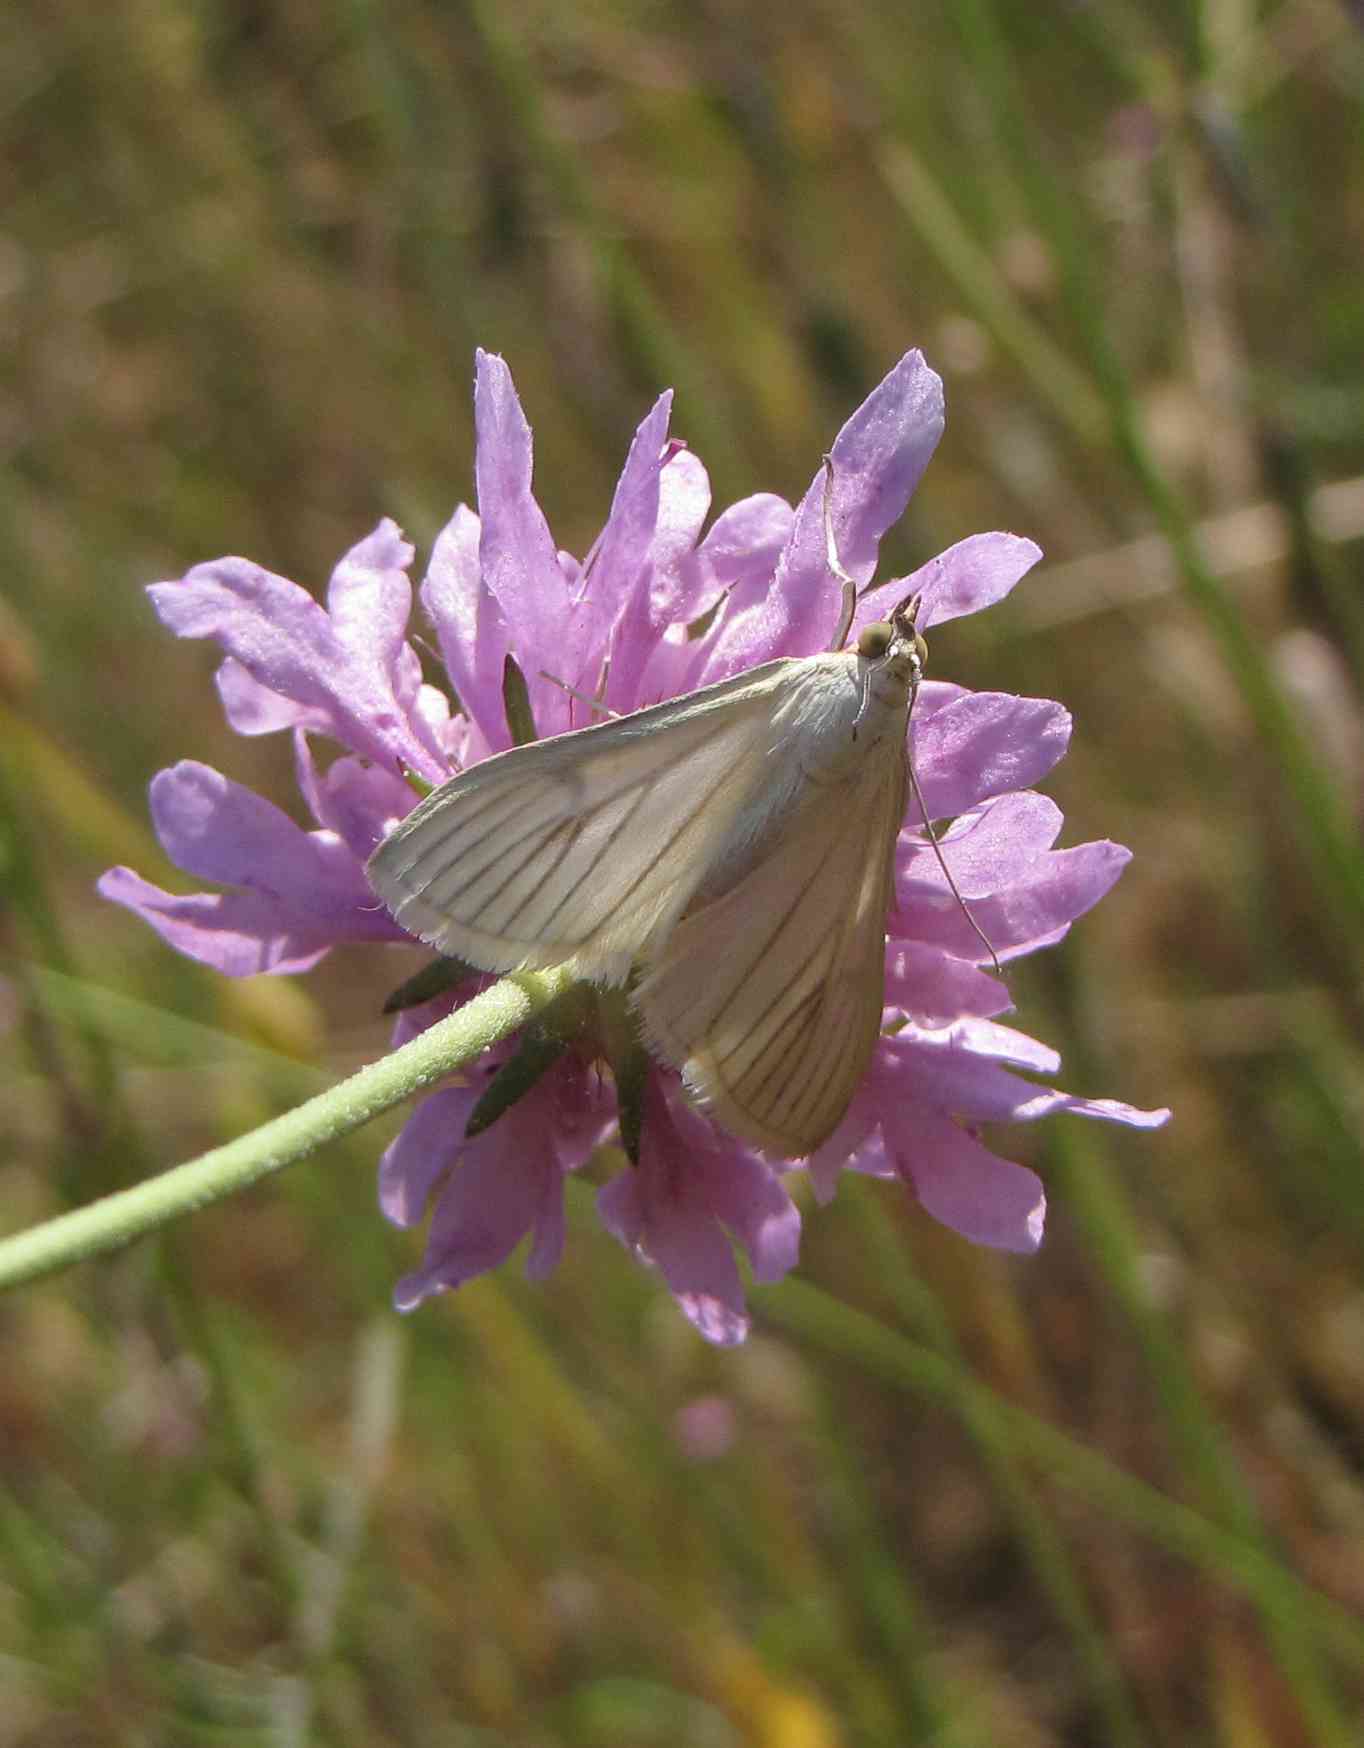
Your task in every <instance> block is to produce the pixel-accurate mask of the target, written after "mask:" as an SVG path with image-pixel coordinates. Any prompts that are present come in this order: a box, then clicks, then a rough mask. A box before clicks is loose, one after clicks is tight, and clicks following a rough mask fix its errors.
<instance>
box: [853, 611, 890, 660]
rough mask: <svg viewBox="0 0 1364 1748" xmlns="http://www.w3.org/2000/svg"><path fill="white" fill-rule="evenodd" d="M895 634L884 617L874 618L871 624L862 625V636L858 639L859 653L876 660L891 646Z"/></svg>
mask: <svg viewBox="0 0 1364 1748" xmlns="http://www.w3.org/2000/svg"><path fill="white" fill-rule="evenodd" d="M894 635H895V633H894V632H893V631H892V630H891V628H890V627H889V625H887V624H886V622H885V620H884V619H876V620H873V621H872V623H871V624H870V625H864V626H863V627H862V633H861V636H860V637H859V638H858V640H857V653H858V655H860V656H866V657H867V658H868V659H869V660H871V661H875V660H876V659H877V657H878V656H883V655H884V654H885V653H886V651H887V650H888V649H889V648H890V640H891V638H892V637H893V636H894Z"/></svg>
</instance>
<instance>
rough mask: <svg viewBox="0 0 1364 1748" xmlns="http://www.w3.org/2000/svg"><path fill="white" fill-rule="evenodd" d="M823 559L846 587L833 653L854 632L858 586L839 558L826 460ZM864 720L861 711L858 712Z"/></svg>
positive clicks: (830, 465)
mask: <svg viewBox="0 0 1364 1748" xmlns="http://www.w3.org/2000/svg"><path fill="white" fill-rule="evenodd" d="M824 556H825V562H826V563H827V564H828V566H829V572H830V575H831V576H834V577H836V578H837V579H838V581H839V582H840V583H842V585H843V607H842V611H841V612H840V613H839V615H838V629H837V630H836V631H835V632H834V639H833V642H832V643H831V644H830V645H829V648H830V649H831V650H840V649H842V648H843V645H844V644H845V643H846V642H847V641H848V633H849V631H851V630H852V622H853V614H854V612H856V610H857V584H856V582H855V581H854V579H853V578H852V577H850V576H849V575H848V573H847V571H845V570H844V568H843V561H842V560H841V559H840V558H839V556H838V543H837V542H836V541H835V539H834V458H833V456H832V455H826V456H825V457H824ZM866 707H867V706H866V699H865V697H864V698H863V701H862V709H863V710H865V709H866ZM858 720H859V721H860V720H861V712H860V711H859V713H858Z"/></svg>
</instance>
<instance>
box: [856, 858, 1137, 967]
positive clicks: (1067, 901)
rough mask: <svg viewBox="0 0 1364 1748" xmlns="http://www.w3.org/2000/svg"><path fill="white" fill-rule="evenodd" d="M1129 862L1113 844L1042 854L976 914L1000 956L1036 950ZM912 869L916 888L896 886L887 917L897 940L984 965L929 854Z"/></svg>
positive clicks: (980, 903) (976, 903) (974, 909)
mask: <svg viewBox="0 0 1364 1748" xmlns="http://www.w3.org/2000/svg"><path fill="white" fill-rule="evenodd" d="M1131 859H1132V854H1131V851H1130V850H1126V849H1124V848H1123V846H1122V845H1121V844H1113V843H1108V842H1099V843H1094V844H1080V845H1078V846H1077V847H1076V848H1075V849H1073V850H1053V851H1051V852H1050V853H1049V854H1047V855H1045V856H1039V857H1038V858H1037V859H1036V861H1034V862H1032V863H1031V864H1030V865H1029V866H1028V867H1027V868H1026V869H1025V870H1024V872H1023V875H1022V877H1021V878H1020V879H1019V880H1018V881H1017V882H1016V883H1015V884H1013V885H1012V886H1009V887H1008V888H1006V889H1005V890H1004V891H1003V892H999V893H996V894H993V895H990V896H981V897H977V898H973V899H972V900H971V915H972V917H973V918H974V919H975V921H976V924H977V925H978V927H979V928H980V929H981V930H982V931H983V933H984V935H985V938H986V940H988V941H989V942H990V944H991V945H992V946H993V947H994V949H995V952H996V953H998V954H999V955H1000V957H1001V958H1004V957H1006V956H1007V957H1017V956H1018V955H1019V954H1022V953H1028V952H1033V951H1035V950H1036V949H1037V948H1038V947H1040V946H1043V945H1049V944H1050V942H1051V941H1052V940H1053V939H1055V938H1056V934H1057V931H1058V930H1060V931H1064V930H1065V929H1066V928H1068V927H1069V926H1070V924H1071V923H1072V922H1073V921H1074V920H1075V918H1076V917H1078V916H1083V915H1084V913H1085V912H1086V911H1087V910H1089V909H1090V908H1091V907H1092V906H1093V905H1096V904H1097V903H1098V902H1099V900H1100V899H1101V898H1102V897H1103V896H1104V894H1105V893H1106V892H1108V891H1109V890H1110V889H1111V888H1112V886H1113V885H1114V884H1115V882H1116V881H1117V879H1118V877H1119V876H1120V875H1121V873H1122V871H1123V869H1124V868H1125V867H1126V866H1127V864H1128V863H1129V862H1130V861H1131ZM912 866H913V871H914V879H913V882H912V883H910V884H906V885H900V884H899V883H898V882H897V887H896V899H895V905H894V907H893V909H892V911H891V914H890V916H889V918H888V919H887V927H888V929H889V930H890V932H891V934H892V935H894V936H896V937H897V938H902V939H905V940H911V941H914V940H917V941H923V942H928V943H930V944H932V945H934V946H937V947H940V948H942V950H943V951H944V952H948V953H952V954H955V955H956V956H957V957H959V958H963V959H969V960H970V961H971V963H972V964H979V963H980V962H981V960H982V959H983V958H985V957H986V956H987V955H986V954H985V950H984V948H983V947H982V946H981V943H980V939H979V937H978V936H977V935H976V933H975V931H974V930H973V929H972V927H971V924H970V923H969V922H968V921H967V920H966V918H965V917H964V916H963V915H962V914H961V908H960V906H959V905H958V904H957V901H956V900H955V899H954V898H953V897H952V895H951V893H950V892H949V891H948V890H947V887H946V884H945V883H944V884H940V885H938V886H937V887H936V890H935V888H934V884H933V880H932V874H931V872H930V870H929V869H928V865H927V862H926V861H925V859H924V857H923V856H921V855H919V856H916V857H915V858H914V861H913V864H912ZM930 894H933V895H932V896H930Z"/></svg>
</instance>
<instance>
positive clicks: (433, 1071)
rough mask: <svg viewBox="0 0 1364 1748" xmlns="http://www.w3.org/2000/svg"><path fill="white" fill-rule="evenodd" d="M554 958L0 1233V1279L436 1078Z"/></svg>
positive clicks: (83, 1254) (303, 1145)
mask: <svg viewBox="0 0 1364 1748" xmlns="http://www.w3.org/2000/svg"><path fill="white" fill-rule="evenodd" d="M572 982H573V978H572V977H571V976H570V974H569V973H568V972H566V971H565V970H564V969H563V968H562V967H559V968H556V969H555V970H553V971H523V972H518V973H516V974H515V975H514V976H512V977H505V978H503V979H502V981H501V982H500V983H497V984H494V985H493V987H492V988H491V989H489V990H485V991H484V993H483V994H482V995H479V996H475V998H474V999H473V1001H471V1002H467V1003H466V1004H465V1005H464V1006H463V1007H462V1008H460V1010H459V1011H458V1013H453V1014H451V1015H450V1016H449V1018H448V1019H444V1020H440V1021H438V1022H437V1024H436V1025H434V1026H432V1027H430V1028H429V1029H428V1030H427V1031H425V1032H423V1033H422V1034H421V1036H420V1037H419V1038H414V1039H413V1040H412V1042H411V1043H410V1044H405V1045H404V1046H403V1048H402V1049H401V1050H395V1051H393V1053H392V1054H391V1055H388V1056H384V1057H382V1058H381V1059H380V1060H379V1061H378V1062H371V1063H370V1064H369V1065H368V1067H366V1068H362V1069H361V1070H360V1071H359V1073H358V1074H353V1075H351V1077H350V1079H349V1080H343V1081H342V1082H341V1083H340V1084H339V1085H338V1086H333V1087H329V1088H328V1089H327V1091H326V1092H323V1093H319V1094H318V1095H317V1097H316V1098H311V1099H309V1100H308V1101H307V1103H306V1104H302V1105H299V1106H297V1107H296V1108H295V1109H294V1110H292V1111H286V1112H285V1114H284V1115H283V1116H282V1117H275V1118H273V1119H272V1120H271V1121H270V1122H268V1123H263V1124H262V1125H261V1127H260V1128H259V1129H253V1130H252V1131H251V1133H250V1134H249V1135H242V1136H239V1137H238V1139H237V1140H235V1141H229V1142H228V1143H227V1144H226V1146H224V1147H215V1148H213V1149H212V1150H211V1151H210V1152H208V1153H204V1154H201V1155H200V1156H199V1158H198V1159H191V1160H189V1161H188V1162H187V1163H186V1164H184V1165H178V1166H176V1167H175V1168H174V1169H173V1170H171V1171H168V1172H163V1173H162V1175H161V1176H160V1177H157V1178H152V1179H151V1180H150V1181H149V1182H147V1183H142V1184H137V1185H135V1186H134V1187H133V1188H132V1189H129V1190H121V1191H119V1192H118V1193H117V1194H116V1195H112V1196H105V1197H104V1198H103V1199H102V1200H101V1201H98V1202H92V1203H91V1204H90V1206H89V1207H88V1208H78V1209H77V1210H76V1211H75V1212H74V1213H70V1214H63V1215H61V1216H59V1217H58V1218H57V1219H55V1220H48V1221H46V1222H44V1224H43V1225H41V1226H35V1227H32V1228H31V1229H30V1230H29V1231H27V1232H20V1233H17V1234H16V1235H15V1236H14V1237H12V1238H7V1239H5V1240H3V1241H0V1288H3V1287H12V1286H16V1285H17V1284H18V1283H19V1282H20V1281H31V1280H34V1279H36V1278H37V1277H38V1276H39V1275H46V1274H51V1273H53V1272H54V1271H55V1270H57V1269H61V1268H66V1267H68V1266H69V1265H70V1264H71V1263H74V1262H81V1261H83V1260H85V1259H86V1258H88V1257H92V1256H99V1255H102V1254H103V1253H104V1252H105V1251H109V1250H116V1249H118V1248H119V1246H120V1245H124V1244H128V1243H131V1241H132V1240H133V1239H134V1238H141V1237H142V1236H143V1235H144V1234H146V1233H148V1232H154V1231H155V1230H156V1228H157V1227H158V1226H164V1225H166V1224H167V1222H169V1221H171V1220H177V1219H179V1218H180V1217H181V1215H184V1214H189V1213H192V1212H193V1211H194V1210H195V1209H196V1208H203V1207H206V1206H207V1205H208V1203H210V1202H217V1201H220V1200H221V1199H222V1198H223V1197H224V1196H230V1195H232V1194H234V1193H235V1192H236V1191H237V1190H244V1189H245V1188H246V1187H247V1185H248V1184H253V1183H255V1182H256V1181H257V1180H258V1179H259V1178H263V1177H268V1176H269V1174H270V1173H271V1172H274V1171H279V1170H281V1169H282V1168H283V1167H284V1166H286V1165H292V1164H293V1163H294V1161H295V1160H296V1159H303V1158H305V1157H306V1156H307V1155H308V1154H310V1153H313V1152H315V1151H316V1150H317V1149H318V1148H319V1147H322V1146H324V1145H325V1144H326V1143H327V1142H328V1141H335V1140H336V1139H337V1138H338V1137H339V1136H342V1135H347V1134H349V1133H350V1131H351V1130H352V1129H358V1128H360V1127H361V1125H362V1124H364V1123H368V1122H369V1121H370V1120H371V1118H373V1117H377V1116H378V1115H379V1114H380V1112H382V1111H386V1110H388V1109H389V1108H390V1106H392V1105H396V1104H400V1103H401V1102H402V1101H403V1100H404V1099H407V1098H411V1097H412V1095H413V1093H416V1092H420V1091H421V1090H422V1088H423V1087H428V1086H430V1085H431V1084H432V1082H433V1081H437V1080H441V1079H443V1077H444V1076H445V1075H447V1074H449V1073H451V1072H452V1070H454V1069H456V1068H459V1067H461V1066H462V1065H463V1064H464V1063H466V1062H469V1061H471V1060H472V1059H473V1058H474V1057H475V1056H477V1055H479V1053H480V1052H481V1051H484V1050H486V1049H487V1048H488V1046H489V1045H490V1044H496V1043H497V1042H498V1041H499V1040H500V1039H502V1038H505V1037H506V1036H507V1034H508V1033H509V1032H513V1031H515V1030H516V1028H517V1027H518V1026H523V1025H525V1023H526V1021H527V1020H529V1019H531V1018H532V1017H533V1016H534V1015H535V1014H537V1013H539V1012H540V1011H541V1009H543V1008H545V1007H547V1006H548V1004H549V1003H550V1002H551V1001H553V1000H554V999H555V997H556V996H559V995H561V994H562V993H563V992H564V990H566V989H567V988H568V987H569V985H570V984H571V983H572Z"/></svg>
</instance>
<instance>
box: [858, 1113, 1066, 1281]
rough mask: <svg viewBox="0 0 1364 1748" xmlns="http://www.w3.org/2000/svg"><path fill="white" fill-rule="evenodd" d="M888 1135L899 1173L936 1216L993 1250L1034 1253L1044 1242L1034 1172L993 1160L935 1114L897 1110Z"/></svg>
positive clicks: (1042, 1198) (1041, 1197)
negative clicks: (898, 1111)
mask: <svg viewBox="0 0 1364 1748" xmlns="http://www.w3.org/2000/svg"><path fill="white" fill-rule="evenodd" d="M887 1129H888V1131H890V1129H891V1125H890V1124H889V1123H888V1124H887ZM887 1139H888V1141H889V1144H890V1150H891V1154H892V1157H893V1158H894V1160H895V1163H896V1166H897V1167H898V1169H899V1171H900V1173H901V1175H902V1176H903V1177H904V1179H905V1181H906V1182H907V1183H908V1184H909V1185H910V1187H911V1188H912V1189H913V1191H914V1194H915V1195H916V1196H917V1197H918V1199H919V1201H920V1203H921V1204H922V1205H923V1207H924V1208H926V1209H927V1211H928V1212H929V1213H930V1214H931V1215H932V1216H933V1218H934V1219H935V1220H941V1221H942V1223H943V1225H944V1226H950V1227H951V1228H952V1229H953V1231H954V1232H960V1233H961V1235H962V1237H963V1238H969V1239H970V1240H971V1242H972V1243H973V1244H988V1245H990V1246H991V1247H992V1248H993V1249H996V1250H1013V1251H1023V1252H1031V1251H1034V1250H1036V1249H1037V1247H1038V1245H1039V1244H1041V1242H1042V1230H1043V1226H1044V1225H1045V1222H1046V1215H1047V1198H1046V1195H1045V1193H1044V1191H1043V1189H1042V1182H1041V1179H1040V1178H1039V1177H1038V1176H1037V1174H1036V1173H1035V1172H1031V1171H1029V1170H1028V1169H1027V1167H1026V1166H1022V1165H1015V1164H1013V1162H1012V1161H1011V1160H1007V1159H999V1158H997V1157H996V1155H995V1154H993V1153H991V1152H990V1151H989V1149H988V1148H986V1147H982V1146H981V1144H980V1142H979V1141H977V1140H975V1139H974V1138H973V1137H972V1136H970V1135H968V1134H967V1133H966V1132H965V1130H963V1129H959V1128H958V1127H957V1125H956V1124H955V1123H952V1122H950V1121H949V1120H948V1119H947V1118H945V1117H940V1116H935V1115H933V1114H932V1113H926V1112H922V1111H920V1112H915V1113H913V1114H911V1113H908V1112H904V1113H900V1114H899V1115H898V1117H897V1120H896V1121H895V1123H894V1127H893V1133H888V1135H887Z"/></svg>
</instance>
